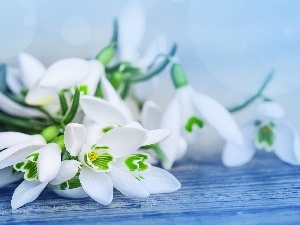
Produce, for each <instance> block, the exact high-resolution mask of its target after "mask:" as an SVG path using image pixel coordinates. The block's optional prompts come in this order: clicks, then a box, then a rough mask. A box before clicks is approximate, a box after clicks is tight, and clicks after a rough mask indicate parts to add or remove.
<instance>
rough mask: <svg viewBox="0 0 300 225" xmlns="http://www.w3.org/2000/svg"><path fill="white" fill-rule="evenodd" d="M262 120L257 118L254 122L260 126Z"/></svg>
mask: <svg viewBox="0 0 300 225" xmlns="http://www.w3.org/2000/svg"><path fill="white" fill-rule="evenodd" d="M261 123H262V122H261V121H260V120H255V122H254V124H255V126H256V127H258V126H260V125H261Z"/></svg>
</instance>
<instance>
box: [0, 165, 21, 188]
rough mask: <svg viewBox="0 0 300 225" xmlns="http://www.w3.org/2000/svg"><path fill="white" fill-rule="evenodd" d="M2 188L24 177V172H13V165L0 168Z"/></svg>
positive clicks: (0, 184) (0, 185)
mask: <svg viewBox="0 0 300 225" xmlns="http://www.w3.org/2000/svg"><path fill="white" fill-rule="evenodd" d="M0 177H1V179H0V188H2V187H4V186H6V185H8V184H11V183H14V182H16V181H18V180H20V179H21V178H22V177H23V174H22V173H12V167H6V168H4V169H2V170H0Z"/></svg>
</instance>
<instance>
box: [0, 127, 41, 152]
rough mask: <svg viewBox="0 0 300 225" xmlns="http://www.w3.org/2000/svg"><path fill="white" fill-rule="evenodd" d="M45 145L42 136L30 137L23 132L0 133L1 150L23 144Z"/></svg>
mask: <svg viewBox="0 0 300 225" xmlns="http://www.w3.org/2000/svg"><path fill="white" fill-rule="evenodd" d="M29 142H30V143H31V142H32V143H36V144H45V140H43V138H42V136H41V135H29V134H24V133H21V132H13V131H7V132H0V149H3V148H7V147H11V146H13V145H18V144H22V143H29Z"/></svg>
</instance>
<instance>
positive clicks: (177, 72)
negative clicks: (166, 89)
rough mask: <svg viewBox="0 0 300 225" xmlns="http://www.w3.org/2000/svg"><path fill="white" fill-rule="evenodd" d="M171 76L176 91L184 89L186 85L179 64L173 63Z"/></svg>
mask: <svg viewBox="0 0 300 225" xmlns="http://www.w3.org/2000/svg"><path fill="white" fill-rule="evenodd" d="M171 75H172V80H173V84H174V86H175V88H176V89H178V88H181V87H184V86H186V85H187V84H188V81H187V77H186V74H185V71H184V69H183V68H182V66H181V65H180V64H177V63H174V64H173V65H172V68H171Z"/></svg>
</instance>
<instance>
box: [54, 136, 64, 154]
mask: <svg viewBox="0 0 300 225" xmlns="http://www.w3.org/2000/svg"><path fill="white" fill-rule="evenodd" d="M53 142H54V143H56V144H58V146H59V147H60V149H61V150H62V151H65V150H66V146H65V142H64V135H60V136H58V137H57V138H55V139H54V141H53Z"/></svg>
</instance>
